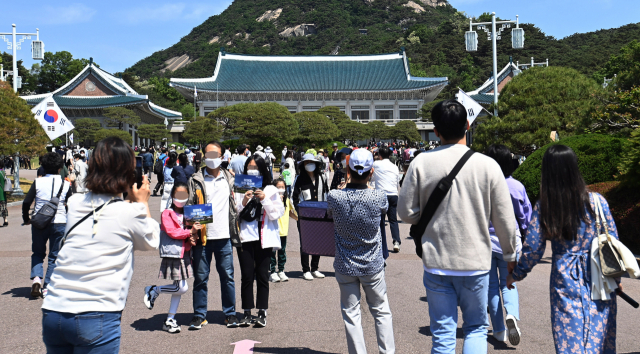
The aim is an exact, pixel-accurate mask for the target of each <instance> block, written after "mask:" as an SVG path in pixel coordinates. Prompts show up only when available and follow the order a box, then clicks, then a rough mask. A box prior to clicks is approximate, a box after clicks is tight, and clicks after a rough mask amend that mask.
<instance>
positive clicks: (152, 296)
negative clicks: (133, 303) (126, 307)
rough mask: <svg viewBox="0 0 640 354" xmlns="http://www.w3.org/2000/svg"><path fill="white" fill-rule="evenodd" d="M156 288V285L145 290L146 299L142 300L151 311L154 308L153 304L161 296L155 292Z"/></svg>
mask: <svg viewBox="0 0 640 354" xmlns="http://www.w3.org/2000/svg"><path fill="white" fill-rule="evenodd" d="M155 288H156V286H155V285H150V286H147V287H145V288H144V298H143V299H142V301H143V302H144V304H145V306H147V308H148V309H149V310H151V309H152V308H153V303H154V302H155V301H156V299H157V298H158V295H159V294H158V293H157V292H156V291H155Z"/></svg>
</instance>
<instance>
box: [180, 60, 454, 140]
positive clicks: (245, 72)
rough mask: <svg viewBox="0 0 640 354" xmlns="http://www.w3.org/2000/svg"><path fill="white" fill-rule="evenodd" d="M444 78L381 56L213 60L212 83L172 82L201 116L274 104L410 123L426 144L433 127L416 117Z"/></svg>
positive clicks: (365, 119)
mask: <svg viewBox="0 0 640 354" xmlns="http://www.w3.org/2000/svg"><path fill="white" fill-rule="evenodd" d="M447 83H448V80H447V78H446V77H439V78H426V77H415V76H412V75H411V73H410V72H409V63H408V61H407V56H406V54H405V52H404V50H403V51H401V52H399V53H391V54H380V55H318V56H257V55H243V54H233V53H226V52H225V51H224V49H222V50H221V51H220V53H219V54H218V62H217V63H216V68H215V71H214V73H213V76H212V77H208V78H201V79H179V78H173V79H171V86H173V87H175V88H176V89H177V90H178V91H179V92H180V93H181V94H182V95H183V96H184V97H185V98H186V99H187V100H189V101H191V102H193V101H194V91H197V97H196V98H195V101H196V106H197V109H198V110H199V112H200V115H202V116H205V115H207V114H208V113H210V112H212V111H213V110H215V109H216V108H217V107H224V106H230V105H234V104H237V103H241V102H245V103H246V102H255V103H257V102H277V103H279V104H281V105H283V106H285V107H287V109H288V110H289V111H290V112H292V113H296V112H303V111H316V110H318V109H320V108H322V107H324V106H337V107H338V108H339V109H340V110H341V111H343V112H345V113H346V114H347V115H348V116H349V117H351V119H352V120H356V121H360V122H363V123H368V122H371V121H374V120H379V121H382V122H384V123H385V124H387V125H389V126H393V125H395V124H396V123H397V122H399V121H401V120H412V121H414V122H415V123H416V125H417V126H418V130H419V131H420V133H421V135H422V136H423V139H425V140H427V139H428V137H429V135H428V133H429V132H432V131H433V124H432V123H426V122H422V121H420V119H418V118H417V112H418V110H419V109H420V108H421V107H422V105H423V104H424V103H426V102H431V101H433V100H434V99H435V98H436V96H438V94H439V93H440V91H442V89H443V88H444V87H445V86H446V85H447Z"/></svg>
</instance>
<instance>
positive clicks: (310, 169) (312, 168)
mask: <svg viewBox="0 0 640 354" xmlns="http://www.w3.org/2000/svg"><path fill="white" fill-rule="evenodd" d="M304 169H305V170H307V172H313V171H315V170H316V164H315V163H310V164H307V165H304Z"/></svg>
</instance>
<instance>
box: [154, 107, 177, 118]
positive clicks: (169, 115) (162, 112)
mask: <svg viewBox="0 0 640 354" xmlns="http://www.w3.org/2000/svg"><path fill="white" fill-rule="evenodd" d="M149 108H151V109H152V110H153V111H154V112H157V113H159V114H162V115H163V116H166V117H167V118H182V114H176V113H172V112H170V111H168V110H163V109H159V108H156V107H154V106H152V105H149Z"/></svg>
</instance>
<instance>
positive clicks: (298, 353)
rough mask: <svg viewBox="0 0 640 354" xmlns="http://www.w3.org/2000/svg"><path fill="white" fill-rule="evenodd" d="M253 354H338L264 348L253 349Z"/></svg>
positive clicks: (305, 349)
mask: <svg viewBox="0 0 640 354" xmlns="http://www.w3.org/2000/svg"><path fill="white" fill-rule="evenodd" d="M253 352H254V353H274V354H289V353H295V354H339V353H333V352H323V351H319V350H313V349H309V348H264V347H254V348H253Z"/></svg>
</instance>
